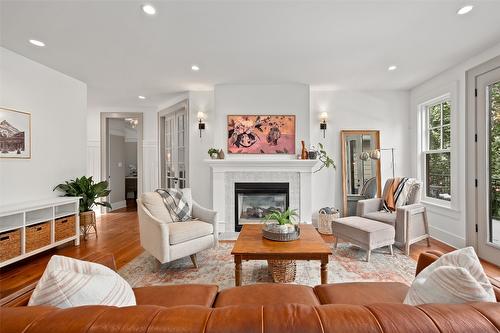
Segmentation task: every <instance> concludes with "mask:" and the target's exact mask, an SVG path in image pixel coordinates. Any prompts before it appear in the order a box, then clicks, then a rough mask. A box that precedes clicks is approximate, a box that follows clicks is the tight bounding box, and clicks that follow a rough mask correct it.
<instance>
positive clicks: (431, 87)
mask: <svg viewBox="0 0 500 333" xmlns="http://www.w3.org/2000/svg"><path fill="white" fill-rule="evenodd" d="M498 55H500V44H498V45H496V46H494V47H492V48H490V49H488V50H486V51H485V52H483V53H481V54H479V55H476V56H475V57H472V58H471V59H469V60H467V61H465V62H463V63H461V64H459V65H457V66H455V67H453V68H450V69H448V70H446V71H444V72H442V73H440V74H439V75H437V76H435V77H434V78H432V79H430V80H428V81H426V82H424V83H422V84H420V85H418V86H417V87H415V88H413V89H412V90H411V107H410V113H411V123H412V128H411V138H412V143H411V155H410V156H411V167H412V173H413V174H414V175H418V174H419V173H420V172H419V161H418V159H417V156H418V153H419V152H418V137H419V133H417V132H418V131H417V126H416V123H417V119H418V105H419V104H421V103H423V102H425V101H426V100H428V99H429V98H432V97H437V96H439V95H440V94H443V93H445V92H446V91H447V90H450V89H451V90H453V87H455V88H454V92H453V91H452V95H455V96H452V104H453V100H454V101H455V106H454V107H453V105H452V113H454V114H453V115H452V117H454V118H452V122H453V120H455V121H456V124H454V125H455V126H456V128H457V131H458V133H455V134H454V137H455V138H453V134H452V143H455V144H456V146H457V147H456V151H455V154H456V156H454V157H452V158H455V159H456V163H455V167H456V171H454V173H452V177H456V186H457V191H456V193H457V195H456V197H455V202H454V204H453V207H452V208H446V207H441V206H438V205H433V204H426V206H427V208H428V215H429V224H430V231H431V235H432V236H433V237H435V238H437V239H439V240H442V241H444V242H446V243H448V244H450V245H452V246H455V247H463V246H465V245H466V239H465V238H466V236H465V235H466V231H465V230H466V213H467V212H466V181H467V179H468V176H467V175H466V161H467V158H473V157H472V156H471V157H469V156H467V150H466V132H467V126H468V125H467V121H466V120H467V105H466V95H467V92H466V71H467V70H469V69H471V68H473V67H475V66H478V65H480V64H482V63H483V62H486V61H488V60H490V59H492V58H494V57H496V56H498ZM452 125H453V124H452ZM469 177H473V175H470V176H469Z"/></svg>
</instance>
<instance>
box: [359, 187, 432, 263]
mask: <svg viewBox="0 0 500 333" xmlns="http://www.w3.org/2000/svg"><path fill="white" fill-rule="evenodd" d="M391 183H392V178H390V179H388V180H387V182H386V183H385V186H384V191H383V194H382V198H385V194H386V193H387V191H388V190H389V187H390V185H391ZM421 189H422V183H421V182H417V183H416V184H415V185H413V187H412V189H411V190H410V192H409V193H408V198H407V204H406V205H404V206H401V207H398V208H397V209H396V212H392V213H390V212H386V211H384V210H383V209H382V206H383V203H384V199H382V198H373V199H367V200H359V201H358V205H357V211H356V215H357V216H361V217H364V218H367V219H370V220H375V221H379V222H383V223H387V224H390V225H392V226H394V229H395V232H396V236H395V242H396V246H398V247H404V251H405V253H406V255H409V253H410V245H411V244H413V243H415V242H418V241H420V240H422V239H427V246H430V242H429V238H430V236H429V224H428V221H427V212H426V210H425V206H424V205H422V204H420V192H421Z"/></svg>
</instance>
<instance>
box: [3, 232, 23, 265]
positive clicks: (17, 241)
mask: <svg viewBox="0 0 500 333" xmlns="http://www.w3.org/2000/svg"><path fill="white" fill-rule="evenodd" d="M19 255H21V229H16V230H11V231H7V232H3V233H1V234H0V261H6V260H9V259H12V258H14V257H17V256H19Z"/></svg>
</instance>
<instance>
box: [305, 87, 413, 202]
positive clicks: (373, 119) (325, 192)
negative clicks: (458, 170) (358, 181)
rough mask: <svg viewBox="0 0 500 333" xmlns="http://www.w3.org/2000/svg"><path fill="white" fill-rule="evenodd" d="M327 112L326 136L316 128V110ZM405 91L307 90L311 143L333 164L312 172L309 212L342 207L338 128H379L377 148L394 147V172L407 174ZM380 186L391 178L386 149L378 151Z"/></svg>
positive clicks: (407, 99) (407, 126) (407, 125)
mask: <svg viewBox="0 0 500 333" xmlns="http://www.w3.org/2000/svg"><path fill="white" fill-rule="evenodd" d="M323 109H324V110H326V112H328V122H327V132H326V138H325V139H323V132H322V131H321V130H320V128H319V123H320V118H319V115H320V113H321V111H320V110H323ZM408 109H409V92H407V91H367V92H360V91H311V113H310V117H311V120H310V123H311V134H310V135H311V142H312V144H313V145H315V146H317V143H318V142H321V143H322V144H323V145H324V147H325V148H326V151H327V152H328V153H329V154H330V156H331V157H332V158H333V160H334V161H335V163H336V165H337V169H336V170H333V169H323V170H322V171H320V172H319V173H316V174H314V175H313V211H318V209H319V208H321V207H325V206H328V207H331V206H334V207H336V208H342V205H343V201H342V156H341V143H340V131H341V130H379V131H380V147H381V148H395V152H394V155H395V174H396V176H407V175H409V174H410V170H411V166H410V163H409V160H410V152H409V146H410V137H409V136H408V130H409V123H408V120H409V119H408V118H409V117H408V115H409V113H408ZM380 162H381V174H382V186H383V185H384V183H385V180H386V179H387V178H390V177H392V164H391V153H390V151H382V157H381V159H380Z"/></svg>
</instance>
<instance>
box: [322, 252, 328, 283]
mask: <svg viewBox="0 0 500 333" xmlns="http://www.w3.org/2000/svg"><path fill="white" fill-rule="evenodd" d="M327 283H328V257H326V258H322V259H321V284H327Z"/></svg>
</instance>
